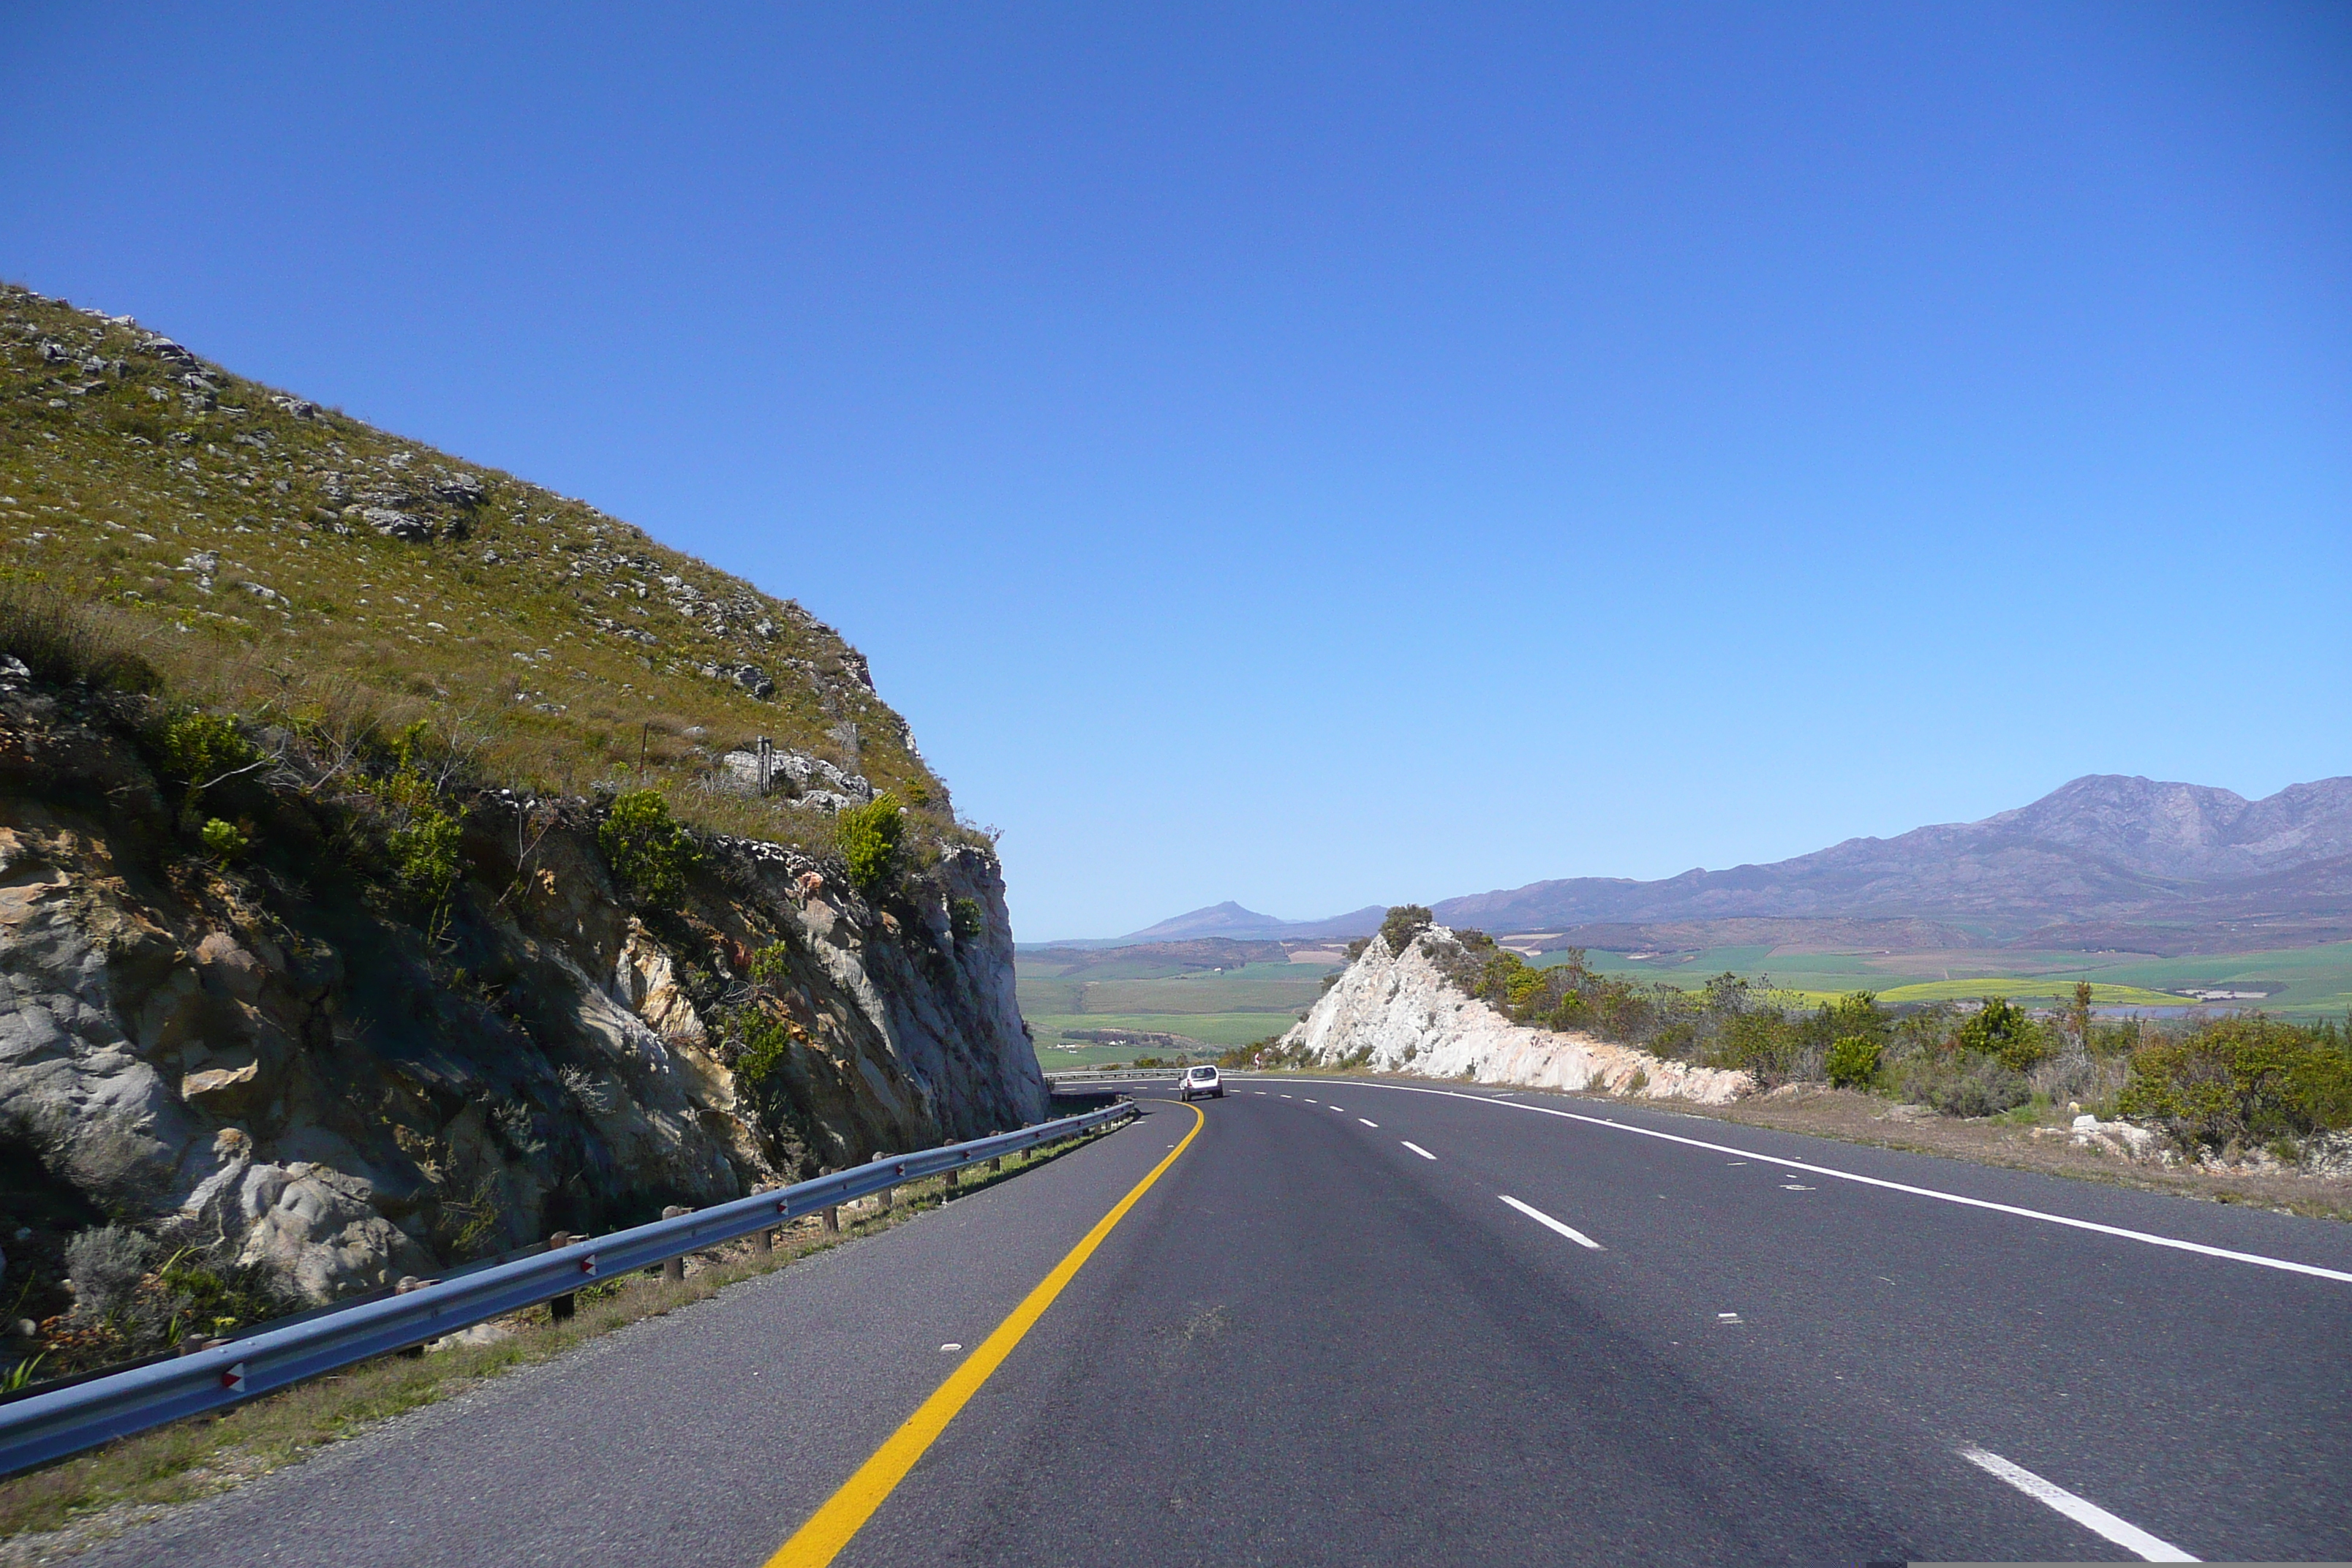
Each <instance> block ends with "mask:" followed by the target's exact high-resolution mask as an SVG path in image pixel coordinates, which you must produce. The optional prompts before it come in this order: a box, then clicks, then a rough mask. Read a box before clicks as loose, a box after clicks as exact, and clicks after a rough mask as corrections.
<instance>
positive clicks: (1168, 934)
mask: <svg viewBox="0 0 2352 1568" xmlns="http://www.w3.org/2000/svg"><path fill="white" fill-rule="evenodd" d="M1387 912H1388V911H1387V910H1386V909H1385V908H1384V907H1383V906H1381V905H1378V904H1368V905H1366V906H1365V907H1364V908H1362V909H1360V910H1351V911H1350V912H1349V913H1347V914H1344V915H1334V916H1332V917H1331V918H1330V919H1329V920H1321V921H1286V920H1276V918H1275V917H1274V916H1272V915H1262V914H1259V913H1258V912H1257V911H1256V910H1245V909H1244V908H1242V906H1241V905H1239V904H1237V903H1234V902H1233V901H1232V900H1227V901H1226V902H1224V903H1222V904H1211V905H1210V906H1209V907H1208V908H1206V909H1199V910H1192V912H1191V913H1189V914H1181V915H1178V916H1176V917H1174V918H1173V919H1171V920H1164V921H1160V923H1159V924H1158V925H1155V926H1147V927H1145V928H1144V929H1143V930H1141V931H1131V932H1129V934H1128V935H1126V936H1119V937H1112V938H1109V939H1108V940H1107V941H1104V942H1099V943H1097V945H1100V946H1104V947H1129V946H1133V945H1134V944H1136V943H1139V942H1186V941H1190V940H1192V939H1194V938H1199V937H1225V938H1228V939H1230V940H1232V941H1235V942H1286V941H1318V940H1324V939H1329V940H1334V941H1345V940H1347V939H1348V938H1350V937H1359V936H1369V935H1370V934H1371V933H1372V932H1373V931H1378V930H1380V929H1381V916H1382V915H1384V914H1386V913H1387ZM1059 945H1064V946H1074V945H1077V944H1075V943H1063V944H1059Z"/></svg>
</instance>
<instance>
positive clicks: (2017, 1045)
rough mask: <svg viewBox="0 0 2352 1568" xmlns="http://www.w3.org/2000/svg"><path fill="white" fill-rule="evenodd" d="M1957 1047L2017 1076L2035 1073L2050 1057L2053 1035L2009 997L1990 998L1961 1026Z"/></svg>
mask: <svg viewBox="0 0 2352 1568" xmlns="http://www.w3.org/2000/svg"><path fill="white" fill-rule="evenodd" d="M1956 1043H1957V1044H1958V1047H1959V1048H1960V1049H1962V1050H1964V1051H1977V1052H1981V1053H1982V1054H1984V1055H1986V1056H1989V1057H1991V1058H1995V1059H1996V1060H1998V1061H1999V1062H2000V1065H2001V1066H2002V1067H2004V1068H2008V1069H2009V1070H2010V1071H2011V1072H2013V1073H2021V1072H2027V1071H2030V1070H2032V1067H2033V1064H2034V1063H2036V1062H2038V1061H2040V1060H2041V1059H2042V1058H2043V1057H2046V1056H2048V1055H2049V1054H2050V1032H2049V1031H2048V1030H2047V1029H2045V1028H2043V1027H2042V1026H2041V1025H2039V1024H2037V1023H2035V1022H2034V1021H2033V1020H2032V1018H2030V1017H2028V1016H2026V1012H2025V1009H2024V1008H2022V1007H2020V1006H2019V1005H2017V1004H2016V1003H2014V1002H2011V1001H2010V1000H2009V999H2008V998H2007V997H2005V996H1988V997H1986V998H1985V1004H1984V1006H1983V1007H1982V1008H1980V1009H1979V1010H1978V1011H1977V1012H1976V1013H1974V1014H1973V1015H1971V1016H1969V1018H1967V1019H1966V1020H1965V1021H1963V1022H1962V1023H1961V1025H1960V1027H1959V1033H1958V1036H1957V1037H1956ZM2003 1109H2006V1107H2004V1108H2003Z"/></svg>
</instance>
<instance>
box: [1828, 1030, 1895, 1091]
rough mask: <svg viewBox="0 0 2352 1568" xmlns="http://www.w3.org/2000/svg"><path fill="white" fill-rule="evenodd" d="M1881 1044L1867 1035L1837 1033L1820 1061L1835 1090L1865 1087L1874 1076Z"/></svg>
mask: <svg viewBox="0 0 2352 1568" xmlns="http://www.w3.org/2000/svg"><path fill="white" fill-rule="evenodd" d="M1883 1048H1884V1047H1881V1046H1880V1045H1879V1043H1878V1042H1877V1041H1876V1040H1874V1039H1872V1038H1870V1037H1868V1036H1867V1035H1841V1036H1840V1037H1838V1038H1837V1039H1836V1040H1835V1041H1834V1042H1833V1043H1832V1045H1831V1046H1830V1049H1829V1055H1828V1056H1826V1057H1824V1058H1822V1071H1823V1072H1824V1073H1825V1074H1827V1075H1828V1077H1829V1080H1830V1082H1831V1084H1832V1085H1833V1086H1834V1087H1836V1088H1839V1089H1865V1088H1868V1087H1869V1085H1870V1084H1871V1083H1872V1082H1873V1081H1874V1080H1875V1079H1877V1077H1878V1060H1879V1055H1880V1052H1881V1051H1882V1049H1883Z"/></svg>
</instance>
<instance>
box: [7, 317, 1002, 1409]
mask: <svg viewBox="0 0 2352 1568" xmlns="http://www.w3.org/2000/svg"><path fill="white" fill-rule="evenodd" d="M0 537H5V539H6V549H5V552H0V873H5V880H6V887H7V894H6V897H5V898H0V998H5V1002H0V1214H5V1215H8V1216H10V1217H9V1221H8V1228H9V1230H10V1234H11V1239H10V1240H9V1241H8V1244H7V1257H6V1259H5V1268H6V1271H7V1279H8V1286H9V1290H10V1294H11V1296H12V1299H15V1300H16V1301H17V1302H18V1305H17V1307H16V1309H15V1310H14V1312H13V1314H12V1317H11V1321H12V1322H14V1321H19V1319H21V1318H30V1319H31V1320H33V1321H34V1322H35V1323H36V1325H37V1327H38V1328H39V1330H40V1332H39V1334H38V1336H37V1339H38V1344H37V1347H34V1346H25V1347H21V1348H22V1350H23V1352H24V1353H26V1354H27V1355H28V1356H30V1357H32V1358H33V1360H32V1361H28V1363H27V1364H35V1363H37V1365H38V1366H39V1368H40V1374H41V1375H42V1376H45V1377H46V1376H55V1375H59V1374H63V1373H73V1372H77V1371H79V1370H82V1369H84V1368H86V1367H89V1366H90V1365H93V1364H98V1363H103V1362H106V1361H109V1360H111V1359H118V1358H121V1357H124V1356H131V1355H139V1354H146V1353H150V1352H156V1351H159V1350H161V1349H163V1347H164V1346H166V1345H169V1344H172V1343H174V1342H178V1341H179V1340H180V1339H181V1338H182V1337H183V1336H184V1333H187V1332H190V1331H193V1332H194V1333H195V1334H196V1335H197V1336H198V1337H202V1336H203V1335H205V1334H208V1333H215V1332H218V1331H223V1330H225V1329H239V1330H242V1329H245V1328H249V1327H250V1325H251V1324H252V1323H253V1322H254V1321H257V1320H260V1319H263V1318H267V1317H268V1316H270V1315H271V1314H273V1313H275V1312H277V1311H279V1310H285V1309H287V1308H289V1307H292V1306H297V1305H303V1304H308V1303H310V1302H315V1301H323V1300H332V1299H336V1298H341V1297H348V1296H351V1295H353V1294H355V1293H362V1292H368V1291H388V1290H390V1289H393V1287H394V1282H395V1281H397V1280H398V1279H399V1278H400V1277H401V1276H402V1275H404V1274H415V1275H419V1276H426V1275H434V1274H439V1273H443V1272H445V1271H446V1269H448V1268H454V1267H456V1266H457V1265H459V1264H461V1263H464V1262H467V1261H470V1260H475V1259H479V1258H490V1257H496V1256H499V1254H501V1253H504V1252H506V1251H508V1250H509V1249H512V1248H516V1247H525V1246H530V1245H535V1244H536V1243H538V1242H540V1241H541V1240H543V1239H544V1238H545V1237H547V1236H548V1234H549V1233H550V1232H551V1231H553V1230H557V1229H565V1230H572V1231H579V1232H584V1233H590V1234H594V1233H598V1232H601V1231H603V1230H606V1229H611V1228H615V1227H618V1226H625V1225H631V1224H635V1223H637V1222H638V1221H640V1220H643V1219H646V1218H650V1217H652V1216H654V1215H658V1214H659V1213H660V1212H661V1211H662V1210H663V1208H664V1207H666V1206H667V1205H672V1204H685V1205H689V1206H691V1205H703V1204H707V1203H710V1202H714V1201H718V1200H720V1199H724V1198H729V1197H733V1196H738V1195H740V1194H744V1193H746V1192H750V1191H752V1190H754V1189H756V1188H759V1187H761V1186H765V1185H770V1184H775V1183H777V1182H781V1181H787V1180H793V1179H796V1178H799V1177H803V1176H807V1175H813V1174H814V1173H817V1172H819V1171H821V1170H825V1169H833V1168H838V1167H840V1166H843V1165H846V1164H853V1163H863V1162H865V1161H866V1160H867V1159H869V1158H870V1157H871V1156H872V1155H874V1154H875V1153H877V1152H880V1151H883V1150H906V1149H915V1148H922V1147H927V1146H929V1145H931V1144H935V1143H938V1142H941V1141H943V1140H946V1139H950V1138H958V1137H969V1136H973V1135H977V1134H979V1133H982V1132H985V1131H998V1130H1003V1129H1005V1128H1009V1127H1013V1126H1017V1125H1020V1124H1022V1123H1023V1122H1024V1121H1034V1120H1036V1119H1038V1118H1039V1117H1041V1116H1042V1115H1043V1114H1044V1113H1045V1110H1046V1107H1047V1098H1046V1091H1045V1084H1044V1082H1043V1079H1041V1078H1040V1076H1039V1073H1038V1069H1037V1062H1036V1056H1035V1052H1034V1048H1033V1046H1032V1043H1031V1039H1030V1035H1029V1031H1028V1029H1027V1027H1026V1026H1025V1025H1024V1023H1023V1020H1022V1018H1021V1016H1020V1012H1019V1010H1018V1006H1017V1003H1016V993H1015V984H1016V982H1015V976H1014V973H1013V942H1012V935H1011V926H1010V921H1009V919H1008V917H1007V915H1006V912H1005V907H1004V901H1003V878H1002V875H1001V872H1000V868H999V866H998V863H997V860H996V857H995V854H994V850H993V847H992V845H991V844H990V843H989V842H988V841H987V839H986V838H985V837H982V836H981V835H979V834H977V833H974V832H971V831H968V830H966V829H964V828H962V827H960V826H958V825H957V824H956V823H955V821H954V818H953V814H952V810H951V807H950V802H949V798H948V795H947V792H946V790H945V789H944V787H943V786H941V785H940V783H939V781H938V779H937V778H935V777H934V776H933V775H932V774H931V773H930V771H929V768H928V767H926V766H925V765H924V763H923V761H922V759H921V756H920V755H919V752H917V751H916V749H915V745H914V742H913V739H912V737H911V736H910V735H909V734H908V731H907V727H906V725H905V724H904V723H903V722H902V721H900V720H899V718H898V715H897V714H895V713H894V712H892V711H891V710H890V709H889V708H888V707H887V705H885V704H884V703H883V701H882V700H881V699H880V698H879V696H877V694H876V693H875V691H874V690H873V688H872V685H871V682H870V681H869V679H867V675H866V664H865V661H864V659H863V658H860V657H859V656H858V654H857V653H856V650H855V649H854V648H852V647H849V646H848V644H846V643H845V642H844V641H843V640H842V638H841V637H840V636H839V635H838V634H836V633H835V632H834V631H833V630H832V628H830V627H828V626H824V625H823V624H822V623H820V622H818V621H817V620H816V619H815V617H814V616H810V615H809V614H807V613H806V612H805V611H803V610H802V609H801V608H800V607H799V606H797V605H794V604H793V603H791V602H790V601H785V600H778V599H775V598H772V597H771V596H769V595H765V594H762V593H761V592H759V591H758V590H756V589H753V588H752V587H751V585H750V584H745V583H743V582H741V581H740V580H739V579H736V578H733V577H730V576H728V575H727V574H723V573H719V572H716V571H714V570H712V569H711V568H710V567H709V566H707V565H704V564H703V563H699V562H697V561H695V560H693V559H691V558H690V557H688V556H685V555H681V554H679V553H677V552H674V551H670V550H667V549H665V548H663V547H662V546H660V545H658V544H656V543H655V542H652V541H651V540H649V539H647V538H646V536H645V535H644V534H643V533H642V532H640V531H638V530H636V529H635V528H633V527H631V526H630V525H628V524H626V523H625V522H622V521H618V520H616V519H614V518H611V517H607V516H605V515H604V513H602V512H600V511H598V510H596V509H595V508H593V507H592V506H589V505H587V504H585V503H583V502H581V501H577V500H568V499H566V498H563V497H561V496H557V495H554V494H552V493H551V492H550V491H548V490H546V489H542V488H541V487H538V486H535V485H532V484H530V483H528V482H526V481H523V480H520V479H515V478H514V477H512V476H511V475H509V474H505V473H501V472H499V471H497V470H495V469H492V468H486V467H484V466H482V465H479V464H477V463H473V462H470V461H467V460H464V459H460V458H455V457H451V456H449V455H447V454H445V453H440V452H436V451H434V450H432V449H431V448H429V447H424V446H422V445H420V444H418V443H415V442H412V441H406V440H403V439H400V438H398V437H393V436H391V435H388V434H386V433H384V432H383V431H379V430H375V429H373V428H371V427H369V426H365V425H362V424H361V423H359V422H358V421H356V420H352V419H350V418H347V417H345V416H341V415H340V414H338V413H336V412H334V411H333V410H331V409H322V408H320V407H317V406H315V405H312V404H310V403H309V402H306V401H304V400H303V399H301V398H299V397H296V396H292V395H287V394H283V393H278V392H275V391H272V390H271V389H270V388H268V387H266V386H261V385H258V384H255V383H252V382H249V381H247V380H244V379H242V378H240V377H238V376H236V375H234V374H230V373H229V372H227V371H226V370H223V369H221V368H220V367H218V366H216V365H214V364H212V363H208V362H206V361H205V360H202V359H200V358H198V357H196V356H195V355H194V354H193V353H189V352H188V351H186V350H185V349H183V348H182V347H180V346H179V345H178V344H176V343H172V342H167V341H165V340H163V339H161V338H158V337H156V336H155V335H153V334H152V333H146V332H142V331H139V330H138V329H137V327H136V325H135V323H132V322H131V321H129V320H128V319H127V318H121V317H98V316H94V315H92V314H90V313H89V312H86V311H80V310H75V309H73V308H71V307H69V306H68V305H66V304H64V303H63V302H61V301H58V300H45V299H41V298H39V297H37V296H35V295H32V294H30V293H27V292H26V291H25V290H22V289H5V290H0ZM762 738H764V739H765V740H766V741H768V742H772V746H770V747H761V746H758V745H757V744H756V742H759V741H760V740H761V739H762ZM885 789H887V790H888V791H889V792H892V793H893V794H895V795H897V796H898V800H899V801H901V802H903V803H905V804H906V806H907V807H908V809H905V810H903V811H902V810H898V809H894V807H893V806H892V805H891V804H890V803H889V802H887V801H886V800H883V799H882V798H880V795H878V793H877V792H879V791H882V790H885ZM853 808H854V809H853ZM94 1258H95V1259H98V1260H100V1261H99V1262H98V1263H93V1262H92V1259H94ZM166 1259H170V1260H172V1261H171V1263H170V1264H169V1265H168V1266H166V1265H165V1261H164V1260H166ZM100 1264H102V1265H103V1267H100ZM101 1276H102V1277H103V1279H101ZM104 1280H110V1281H112V1283H111V1284H109V1285H105V1287H104V1288H103V1289H101V1288H100V1286H101V1284H102V1283H103V1281H104ZM17 1337H18V1338H24V1337H26V1336H25V1335H23V1334H21V1333H20V1334H19V1335H18V1336H17Z"/></svg>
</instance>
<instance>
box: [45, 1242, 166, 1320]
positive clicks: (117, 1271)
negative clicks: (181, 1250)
mask: <svg viewBox="0 0 2352 1568" xmlns="http://www.w3.org/2000/svg"><path fill="white" fill-rule="evenodd" d="M154 1255H155V1244H154V1243H153V1242H152V1241H151V1240H149V1239H148V1238H147V1237H146V1236H144V1235H143V1234H142V1233H141V1232H139V1231H135V1230H131V1229H129V1228H127V1227H125V1226H119V1225H104V1226H95V1227H93V1228H91V1229H89V1230H85V1231H83V1232H82V1233H81V1234H80V1235H79V1236H77V1237H74V1238H73V1239H72V1240H71V1241H68V1242H67V1243H66V1277H67V1278H68V1279H71V1280H72V1281H73V1284H74V1315H75V1316H76V1317H79V1318H85V1319H89V1320H90V1321H100V1320H102V1319H104V1318H107V1317H109V1316H110V1315H111V1314H113V1313H115V1312H117V1311H120V1310H121V1309H123V1308H125V1307H127V1306H129V1305H130V1304H131V1293H132V1292H133V1291H135V1290H136V1289H138V1288H139V1281H140V1279H141V1278H142V1277H143V1276H144V1275H145V1274H146V1272H147V1265H148V1263H149V1262H150V1261H152V1259H153V1258H154Z"/></svg>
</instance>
